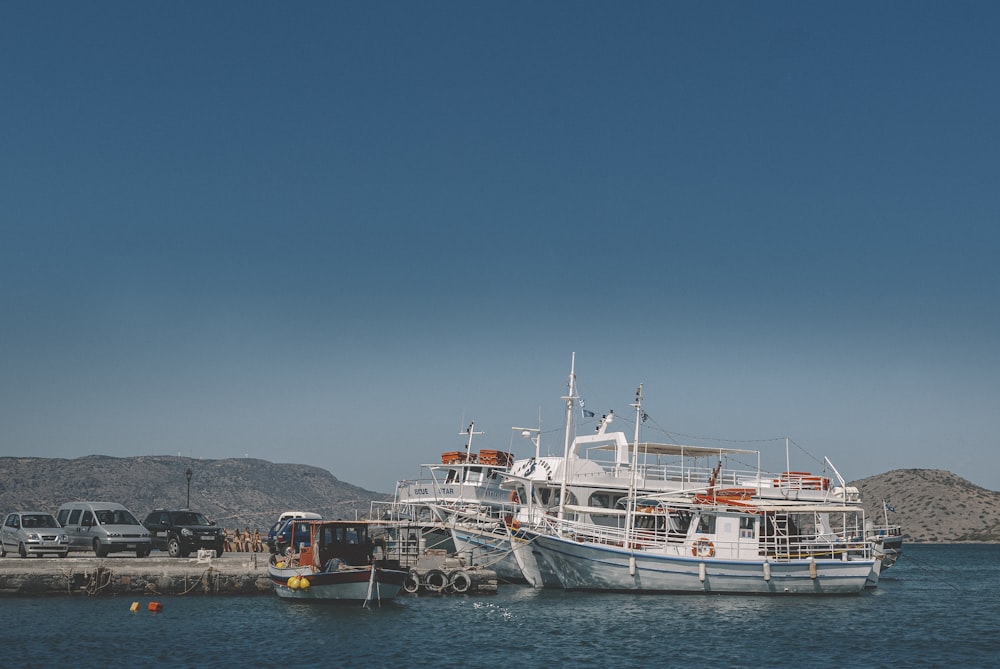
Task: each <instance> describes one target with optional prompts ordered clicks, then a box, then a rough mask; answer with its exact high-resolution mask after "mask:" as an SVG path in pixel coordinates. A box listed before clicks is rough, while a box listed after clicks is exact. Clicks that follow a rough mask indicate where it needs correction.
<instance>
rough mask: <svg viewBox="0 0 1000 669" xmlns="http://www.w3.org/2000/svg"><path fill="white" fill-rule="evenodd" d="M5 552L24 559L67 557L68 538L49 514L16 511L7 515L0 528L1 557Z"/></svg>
mask: <svg viewBox="0 0 1000 669" xmlns="http://www.w3.org/2000/svg"><path fill="white" fill-rule="evenodd" d="M8 550H9V551H11V552H13V551H17V552H18V554H19V555H20V556H21V557H23V558H24V557H28V556H29V555H45V554H49V555H58V556H59V557H66V554H67V553H69V536H67V534H66V530H64V529H63V528H62V526H61V525H60V524H59V521H57V520H56V518H55V516H53V515H52V514H51V513H46V512H44V511H15V512H14V513H8V514H7V517H6V518H5V519H4V521H3V525H2V526H0V557H5V556H6V555H7V551H8Z"/></svg>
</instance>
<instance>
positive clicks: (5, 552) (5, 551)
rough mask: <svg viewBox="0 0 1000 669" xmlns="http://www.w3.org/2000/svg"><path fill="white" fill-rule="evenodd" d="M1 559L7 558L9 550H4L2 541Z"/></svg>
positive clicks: (0, 542)
mask: <svg viewBox="0 0 1000 669" xmlns="http://www.w3.org/2000/svg"><path fill="white" fill-rule="evenodd" d="M0 557H7V549H6V548H4V545H3V542H2V541H0Z"/></svg>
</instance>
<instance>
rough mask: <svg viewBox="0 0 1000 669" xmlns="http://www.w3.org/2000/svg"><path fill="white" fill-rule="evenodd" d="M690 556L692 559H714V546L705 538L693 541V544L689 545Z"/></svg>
mask: <svg viewBox="0 0 1000 669" xmlns="http://www.w3.org/2000/svg"><path fill="white" fill-rule="evenodd" d="M691 555H693V556H694V557H714V556H715V544H713V543H712V542H711V541H709V540H708V539H706V538H705V537H701V538H700V539H695V541H694V543H693V544H691Z"/></svg>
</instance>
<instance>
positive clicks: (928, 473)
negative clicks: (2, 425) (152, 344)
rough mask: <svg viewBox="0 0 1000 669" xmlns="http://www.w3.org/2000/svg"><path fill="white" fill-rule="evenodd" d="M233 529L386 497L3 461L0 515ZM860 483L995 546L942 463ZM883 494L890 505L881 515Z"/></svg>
mask: <svg viewBox="0 0 1000 669" xmlns="http://www.w3.org/2000/svg"><path fill="white" fill-rule="evenodd" d="M188 469H190V470H191V472H192V476H191V508H192V509H195V510H198V511H201V512H202V513H204V514H205V515H206V516H208V517H209V518H211V519H213V520H215V521H216V522H217V523H218V524H219V525H223V526H225V527H229V528H240V529H242V528H245V527H249V528H250V529H251V531H252V530H254V529H260V530H261V531H264V530H266V529H267V528H268V527H270V525H271V524H272V523H273V522H274V520H275V519H276V518H277V516H278V514H280V513H281V512H282V511H286V510H292V509H295V510H300V511H315V512H317V513H320V514H322V515H323V517H325V518H355V517H361V516H364V515H366V514H367V513H368V512H369V510H370V508H371V502H373V501H382V500H391V499H392V495H391V494H385V493H378V492H372V491H370V490H365V489H364V488H359V487H358V486H354V485H351V484H349V483H344V482H343V481H340V480H339V479H337V478H336V477H335V476H333V474H331V473H330V472H328V471H327V470H325V469H320V468H319V467H310V466H307V465H297V464H287V463H274V462H268V461H266V460H257V459H250V458H232V459H226V460H197V459H193V458H184V457H174V456H167V455H163V456H154V455H148V456H137V457H131V458H113V457H108V456H103V455H90V456H87V457H83V458H76V459H72V460H67V459H62V458H14V457H4V458H0V514H5V513H7V512H9V511H15V510H29V509H30V510H50V511H53V512H55V510H56V509H57V508H58V507H59V505H60V504H62V503H64V502H69V501H73V500H101V501H114V502H120V503H122V504H124V505H125V506H126V507H128V508H129V509H131V510H132V512H133V513H135V514H136V515H137V516H139V520H142V519H143V518H144V517H145V515H146V514H147V513H148V512H149V511H151V510H152V509H155V508H161V507H173V508H181V507H184V506H186V505H187V494H188V488H187V479H186V477H185V472H186V471H187V470H188ZM851 485H854V486H857V487H858V489H859V490H860V491H861V495H862V499H864V501H865V507H866V508H867V511H868V514H869V517H874V518H876V519H879V520H881V519H882V516H883V513H884V514H885V515H886V516H887V517H888V520H889V522H890V523H894V524H899V525H901V526H902V527H903V531H904V532H905V533H906V534H907V535H908V537H909V538H910V540H911V541H917V542H923V541H926V542H966V541H969V542H1000V493H997V492H993V491H990V490H986V489H985V488H980V487H979V486H976V485H973V484H972V483H970V482H969V481H966V480H965V479H963V478H961V477H959V476H956V475H955V474H952V473H951V472H947V471H943V470H939V469H896V470H893V471H890V472H886V473H885V474H878V475H876V476H870V477H868V478H866V479H862V480H860V481H855V482H853V483H851ZM883 500H886V502H887V504H888V506H889V507H890V508H894V509H895V511H885V512H884V511H883V507H882V501H883Z"/></svg>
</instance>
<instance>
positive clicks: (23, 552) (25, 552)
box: [17, 542, 28, 558]
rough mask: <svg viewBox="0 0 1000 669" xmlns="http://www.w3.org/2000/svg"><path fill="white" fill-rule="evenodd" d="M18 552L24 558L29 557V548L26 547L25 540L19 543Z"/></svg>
mask: <svg viewBox="0 0 1000 669" xmlns="http://www.w3.org/2000/svg"><path fill="white" fill-rule="evenodd" d="M17 554H18V555H20V556H21V557H23V558H26V557H28V550H27V549H26V548H25V547H24V543H23V542H22V543H19V544H18V545H17Z"/></svg>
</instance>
